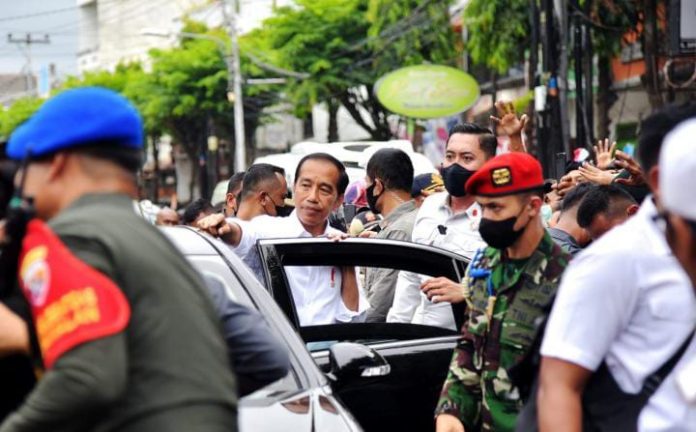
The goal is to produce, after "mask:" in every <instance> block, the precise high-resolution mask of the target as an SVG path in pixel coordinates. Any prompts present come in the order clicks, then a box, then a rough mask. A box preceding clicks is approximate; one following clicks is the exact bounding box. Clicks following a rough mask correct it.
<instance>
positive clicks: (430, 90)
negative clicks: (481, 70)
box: [375, 65, 480, 118]
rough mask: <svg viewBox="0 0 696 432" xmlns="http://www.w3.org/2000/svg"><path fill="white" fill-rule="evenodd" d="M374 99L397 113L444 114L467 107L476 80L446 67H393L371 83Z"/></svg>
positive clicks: (475, 96)
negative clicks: (374, 82)
mask: <svg viewBox="0 0 696 432" xmlns="http://www.w3.org/2000/svg"><path fill="white" fill-rule="evenodd" d="M375 94H376V96H377V99H378V100H379V101H380V102H381V103H382V105H384V107H385V108H387V109H388V110H389V111H392V112H394V113H397V114H401V115H404V116H406V117H414V118H438V117H447V116H451V115H454V114H457V113H460V112H462V111H465V110H467V109H468V108H470V107H471V106H472V105H473V104H474V103H476V100H477V99H478V97H479V94H480V91H479V86H478V83H477V82H476V80H475V79H474V78H473V77H472V76H471V75H469V74H467V73H465V72H463V71H460V70H459V69H455V68H451V67H448V66H436V65H420V66H409V67H405V68H401V69H397V70H395V71H394V72H391V73H388V74H387V75H385V76H383V77H382V78H380V80H379V81H377V83H376V84H375Z"/></svg>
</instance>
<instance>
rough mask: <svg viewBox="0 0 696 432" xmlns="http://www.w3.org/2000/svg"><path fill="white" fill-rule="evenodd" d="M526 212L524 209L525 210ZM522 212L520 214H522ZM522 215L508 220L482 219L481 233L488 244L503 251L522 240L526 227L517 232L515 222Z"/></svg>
mask: <svg viewBox="0 0 696 432" xmlns="http://www.w3.org/2000/svg"><path fill="white" fill-rule="evenodd" d="M523 211H524V209H523ZM521 213H522V212H520V214H521ZM519 217H520V215H517V216H513V217H511V218H508V219H503V220H500V221H494V220H491V219H486V218H482V219H481V223H480V224H479V233H480V234H481V238H482V239H483V241H485V242H486V244H487V245H488V246H490V247H492V248H495V249H499V250H503V249H506V248H508V247H510V246H512V245H513V244H515V242H516V241H517V239H519V238H520V236H521V235H522V233H523V232H524V229H525V228H526V225H525V226H523V227H522V228H520V229H519V230H517V231H515V229H514V226H515V222H517V219H518V218H519Z"/></svg>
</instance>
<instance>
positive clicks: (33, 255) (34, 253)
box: [19, 246, 51, 307]
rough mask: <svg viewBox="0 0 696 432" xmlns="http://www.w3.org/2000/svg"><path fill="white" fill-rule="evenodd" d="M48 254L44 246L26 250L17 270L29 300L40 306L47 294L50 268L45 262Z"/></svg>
mask: <svg viewBox="0 0 696 432" xmlns="http://www.w3.org/2000/svg"><path fill="white" fill-rule="evenodd" d="M47 254H48V251H47V248H46V247H45V246H37V247H35V248H33V249H32V250H30V251H29V252H27V254H26V256H25V258H24V261H23V262H22V267H21V269H20V271H19V274H20V277H21V279H22V283H23V284H24V286H25V287H26V289H27V296H28V299H29V302H30V303H31V304H32V305H33V306H37V307H40V306H42V305H43V304H44V303H45V302H46V296H47V295H48V289H49V281H50V278H51V276H50V274H51V273H50V270H49V268H48V265H47V264H46V255H47Z"/></svg>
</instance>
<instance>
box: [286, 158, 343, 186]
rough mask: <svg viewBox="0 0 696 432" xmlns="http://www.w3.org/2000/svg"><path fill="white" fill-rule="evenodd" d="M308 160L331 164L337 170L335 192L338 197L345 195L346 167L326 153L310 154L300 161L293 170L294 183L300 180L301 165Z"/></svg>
mask: <svg viewBox="0 0 696 432" xmlns="http://www.w3.org/2000/svg"><path fill="white" fill-rule="evenodd" d="M310 160H319V161H324V162H329V163H331V164H333V166H335V167H336V169H337V170H338V184H337V185H336V190H337V191H338V195H343V194H345V193H346V188H347V187H348V182H349V180H348V173H347V172H346V167H345V166H344V165H343V164H342V163H341V161H340V160H338V159H336V158H335V157H333V156H331V155H330V154H328V153H311V154H308V155H307V156H305V157H303V158H302V159H300V162H299V163H298V164H297V169H296V170H295V183H297V181H298V180H299V179H300V171H302V165H304V163H305V162H307V161H310Z"/></svg>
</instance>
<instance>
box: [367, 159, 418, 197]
mask: <svg viewBox="0 0 696 432" xmlns="http://www.w3.org/2000/svg"><path fill="white" fill-rule="evenodd" d="M366 171H367V176H368V177H369V178H371V179H372V180H373V181H374V180H375V179H376V178H379V179H380V180H382V183H384V187H385V188H386V189H387V190H400V191H404V192H411V186H413V163H412V162H411V158H409V157H408V155H407V154H406V153H405V152H404V151H403V150H399V149H393V148H385V149H381V150H378V151H377V152H376V153H375V154H373V155H372V157H371V158H370V160H369V161H368V162H367V170H366Z"/></svg>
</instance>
